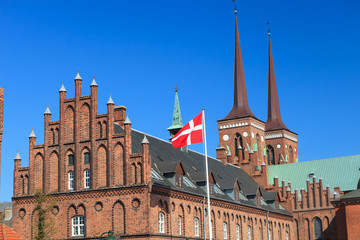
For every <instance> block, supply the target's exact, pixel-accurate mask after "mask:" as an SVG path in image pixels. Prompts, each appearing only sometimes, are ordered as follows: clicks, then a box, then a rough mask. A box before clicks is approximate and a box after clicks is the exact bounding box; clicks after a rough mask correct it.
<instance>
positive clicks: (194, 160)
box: [115, 125, 290, 215]
mask: <svg viewBox="0 0 360 240" xmlns="http://www.w3.org/2000/svg"><path fill="white" fill-rule="evenodd" d="M123 131H124V130H123V129H122V128H121V127H120V126H118V125H115V133H123ZM144 135H145V133H142V132H140V131H137V130H134V129H132V132H131V138H132V152H133V153H141V151H142V148H141V142H142V140H143V138H144ZM146 137H147V139H148V141H149V151H150V156H151V163H152V171H155V172H156V173H155V172H154V173H153V174H154V175H156V176H158V177H157V178H154V177H153V184H154V185H156V186H161V187H164V188H170V189H174V190H177V191H184V192H187V193H190V194H194V195H200V196H206V185H205V182H206V178H205V169H204V155H203V154H200V153H197V152H195V151H192V150H188V152H186V151H181V150H180V149H175V148H174V147H173V146H172V144H171V143H170V142H168V141H165V140H162V139H159V138H156V137H153V136H151V135H148V134H146ZM208 159H209V172H211V171H212V172H213V174H214V177H215V181H216V187H215V194H214V196H213V197H212V198H214V199H218V200H223V201H226V202H232V203H237V204H240V205H245V206H249V207H253V208H260V209H263V210H269V211H271V212H278V213H281V214H285V215H290V214H289V213H288V212H287V211H286V210H285V209H283V208H282V209H280V210H276V209H275V207H274V206H272V203H273V202H274V201H275V197H276V194H274V193H268V192H266V191H265V190H264V189H262V188H261V187H260V186H259V185H258V184H257V183H256V182H255V181H254V180H253V179H252V178H251V177H250V176H249V175H247V174H246V173H245V171H244V170H243V169H241V168H240V167H236V166H234V165H231V164H226V165H224V164H223V163H222V162H221V161H220V160H217V159H215V158H212V157H209V158H208ZM179 161H181V163H182V165H183V167H184V170H185V173H186V175H185V176H184V177H186V180H187V182H190V183H191V184H188V185H187V184H184V187H183V188H178V187H176V186H175V179H174V173H175V169H176V167H177V166H178V164H179ZM236 179H237V180H238V182H239V184H240V188H241V191H242V194H243V195H244V196H246V197H245V198H244V199H241V200H240V201H235V200H234V196H233V195H234V193H233V191H232V190H233V188H234V184H235V181H236ZM194 186H195V188H194ZM258 188H260V191H261V194H262V196H263V198H264V199H265V200H266V201H267V202H268V203H269V204H266V205H262V206H257V205H256V202H255V201H254V199H252V198H254V195H255V194H256V191H257V189H258Z"/></svg>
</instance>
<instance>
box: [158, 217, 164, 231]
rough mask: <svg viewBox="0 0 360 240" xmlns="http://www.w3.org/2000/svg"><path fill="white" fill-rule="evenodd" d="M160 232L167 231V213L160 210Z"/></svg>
mask: <svg viewBox="0 0 360 240" xmlns="http://www.w3.org/2000/svg"><path fill="white" fill-rule="evenodd" d="M159 233H165V215H164V213H163V212H159Z"/></svg>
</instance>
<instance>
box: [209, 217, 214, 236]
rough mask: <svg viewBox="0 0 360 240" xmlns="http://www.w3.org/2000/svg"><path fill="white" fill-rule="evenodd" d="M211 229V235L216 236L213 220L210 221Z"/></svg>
mask: <svg viewBox="0 0 360 240" xmlns="http://www.w3.org/2000/svg"><path fill="white" fill-rule="evenodd" d="M210 229H211V235H212V236H213V238H215V237H214V223H213V220H211V221H210Z"/></svg>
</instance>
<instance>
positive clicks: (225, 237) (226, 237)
mask: <svg viewBox="0 0 360 240" xmlns="http://www.w3.org/2000/svg"><path fill="white" fill-rule="evenodd" d="M223 229H224V239H228V236H227V223H226V222H223Z"/></svg>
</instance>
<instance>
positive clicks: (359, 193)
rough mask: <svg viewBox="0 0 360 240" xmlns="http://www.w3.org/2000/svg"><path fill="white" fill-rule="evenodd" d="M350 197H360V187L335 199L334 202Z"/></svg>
mask: <svg viewBox="0 0 360 240" xmlns="http://www.w3.org/2000/svg"><path fill="white" fill-rule="evenodd" d="M348 199H360V189H356V190H354V191H351V192H349V193H347V194H345V195H344V196H342V197H339V198H338V199H336V200H334V201H333V202H340V201H342V200H348Z"/></svg>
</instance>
